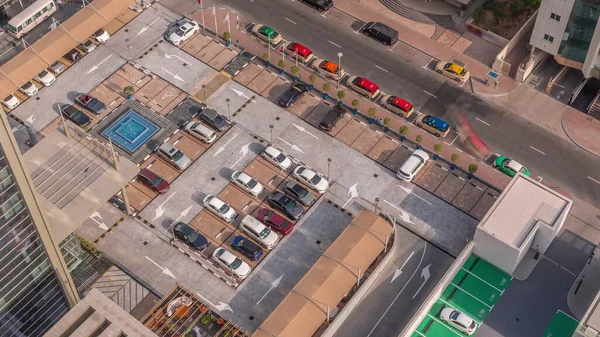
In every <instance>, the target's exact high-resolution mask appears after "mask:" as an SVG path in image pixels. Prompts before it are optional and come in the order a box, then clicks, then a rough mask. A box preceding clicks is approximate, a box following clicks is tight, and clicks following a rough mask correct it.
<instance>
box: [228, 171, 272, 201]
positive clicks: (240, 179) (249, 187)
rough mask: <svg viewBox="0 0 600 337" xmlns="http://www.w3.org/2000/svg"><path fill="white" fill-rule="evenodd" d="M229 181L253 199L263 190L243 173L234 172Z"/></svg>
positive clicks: (254, 180) (256, 182)
mask: <svg viewBox="0 0 600 337" xmlns="http://www.w3.org/2000/svg"><path fill="white" fill-rule="evenodd" d="M231 181H232V182H233V183H234V184H236V185H237V186H238V187H239V188H241V189H242V190H244V191H246V192H248V193H250V194H252V195H253V196H255V197H258V196H259V195H260V194H261V193H262V191H263V190H264V187H263V185H261V184H260V183H259V182H258V181H257V180H256V179H254V178H252V177H251V176H249V175H247V174H246V173H244V172H240V171H234V172H233V173H232V174H231Z"/></svg>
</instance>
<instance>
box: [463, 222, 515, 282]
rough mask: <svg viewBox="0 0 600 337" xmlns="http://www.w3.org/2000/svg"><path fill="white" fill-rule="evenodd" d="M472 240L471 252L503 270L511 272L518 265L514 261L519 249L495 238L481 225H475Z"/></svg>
mask: <svg viewBox="0 0 600 337" xmlns="http://www.w3.org/2000/svg"><path fill="white" fill-rule="evenodd" d="M473 242H474V243H475V245H474V248H473V253H475V254H477V255H478V256H480V257H481V258H483V259H484V260H486V261H488V262H490V263H491V264H493V265H495V266H496V267H498V268H500V269H502V270H504V271H505V272H507V273H509V274H512V273H513V271H514V270H515V268H516V267H517V265H518V263H516V261H517V260H518V259H519V254H520V251H519V250H517V249H516V248H514V247H511V246H509V245H507V244H505V243H504V242H502V241H500V240H498V239H496V238H495V237H494V236H492V235H491V234H490V233H488V232H486V231H485V230H483V229H481V227H477V230H476V231H475V237H474V238H473Z"/></svg>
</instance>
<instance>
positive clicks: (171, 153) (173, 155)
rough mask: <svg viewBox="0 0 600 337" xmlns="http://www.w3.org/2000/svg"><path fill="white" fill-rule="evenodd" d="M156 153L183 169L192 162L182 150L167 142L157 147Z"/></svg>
mask: <svg viewBox="0 0 600 337" xmlns="http://www.w3.org/2000/svg"><path fill="white" fill-rule="evenodd" d="M158 155H159V156H160V157H162V158H163V159H164V160H166V161H167V162H168V163H169V164H171V165H173V166H175V167H176V168H178V169H180V170H185V169H186V168H187V167H188V166H190V163H191V162H192V161H191V160H190V158H188V157H187V156H186V155H185V154H183V152H181V151H180V150H178V149H177V148H176V147H175V146H173V145H171V144H169V143H164V144H163V145H161V146H160V147H159V148H158Z"/></svg>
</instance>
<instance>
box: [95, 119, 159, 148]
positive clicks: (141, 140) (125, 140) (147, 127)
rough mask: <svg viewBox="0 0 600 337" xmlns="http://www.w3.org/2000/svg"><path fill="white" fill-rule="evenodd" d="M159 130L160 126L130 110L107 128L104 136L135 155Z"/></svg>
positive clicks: (103, 133)
mask: <svg viewBox="0 0 600 337" xmlns="http://www.w3.org/2000/svg"><path fill="white" fill-rule="evenodd" d="M158 130H160V128H159V127H158V125H156V124H154V123H152V122H151V121H149V120H148V119H146V118H145V117H143V116H142V115H140V114H139V113H137V112H135V111H133V110H131V109H130V110H129V111H127V112H126V113H125V114H123V116H121V118H119V119H117V120H116V121H115V122H114V123H112V124H111V125H110V126H109V127H108V128H106V130H104V132H102V135H103V136H105V137H107V138H110V139H111V140H112V141H113V142H114V143H115V144H117V145H118V146H119V147H120V148H122V149H123V150H125V151H127V152H129V153H133V152H135V150H137V149H139V148H140V146H142V145H144V144H145V143H146V142H147V141H148V139H150V138H151V137H152V136H153V135H154V134H155V133H156V132H158Z"/></svg>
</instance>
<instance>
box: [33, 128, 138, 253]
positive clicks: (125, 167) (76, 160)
mask: <svg viewBox="0 0 600 337" xmlns="http://www.w3.org/2000/svg"><path fill="white" fill-rule="evenodd" d="M71 127H75V128H77V127H76V126H74V125H71ZM71 132H73V130H71ZM84 139H85V138H84ZM103 144H104V143H103ZM102 150H103V151H102ZM23 158H24V161H25V166H26V167H27V170H28V171H29V173H30V176H31V180H32V181H33V183H34V185H35V189H36V192H37V193H38V194H39V195H40V196H41V197H42V198H41V200H42V207H43V208H44V211H45V214H46V216H47V217H48V220H49V222H50V226H51V227H52V234H53V235H54V238H55V239H56V240H57V241H58V242H61V241H62V240H64V239H65V238H66V237H67V236H68V235H69V234H71V233H72V232H73V231H74V230H75V229H76V228H77V227H79V225H81V224H82V223H83V222H84V221H85V220H86V219H87V218H88V217H89V216H90V215H92V214H93V213H94V212H95V211H96V210H97V209H99V208H100V207H101V206H102V205H103V204H104V203H106V201H108V200H109V199H110V198H111V197H112V196H113V195H115V194H116V193H118V192H119V191H120V190H121V188H123V187H124V186H125V185H127V183H128V182H129V181H131V180H132V179H133V178H134V177H135V176H136V175H137V173H138V172H139V170H140V168H139V167H138V166H137V165H135V164H134V163H132V162H131V161H130V160H128V159H127V158H124V157H120V160H119V161H118V164H119V165H118V170H117V169H115V168H114V167H113V164H112V161H111V160H110V158H111V157H110V150H109V149H108V148H105V147H101V146H99V145H98V144H96V146H94V143H90V142H88V141H85V143H84V142H79V141H77V140H76V139H74V138H71V137H66V136H65V135H64V134H63V133H62V129H57V130H55V131H54V132H53V133H51V134H50V135H48V136H47V137H46V138H44V139H43V140H42V141H41V142H39V143H38V144H36V145H35V146H34V147H33V148H31V149H30V150H29V151H27V152H26V153H25V154H24V155H23Z"/></svg>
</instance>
